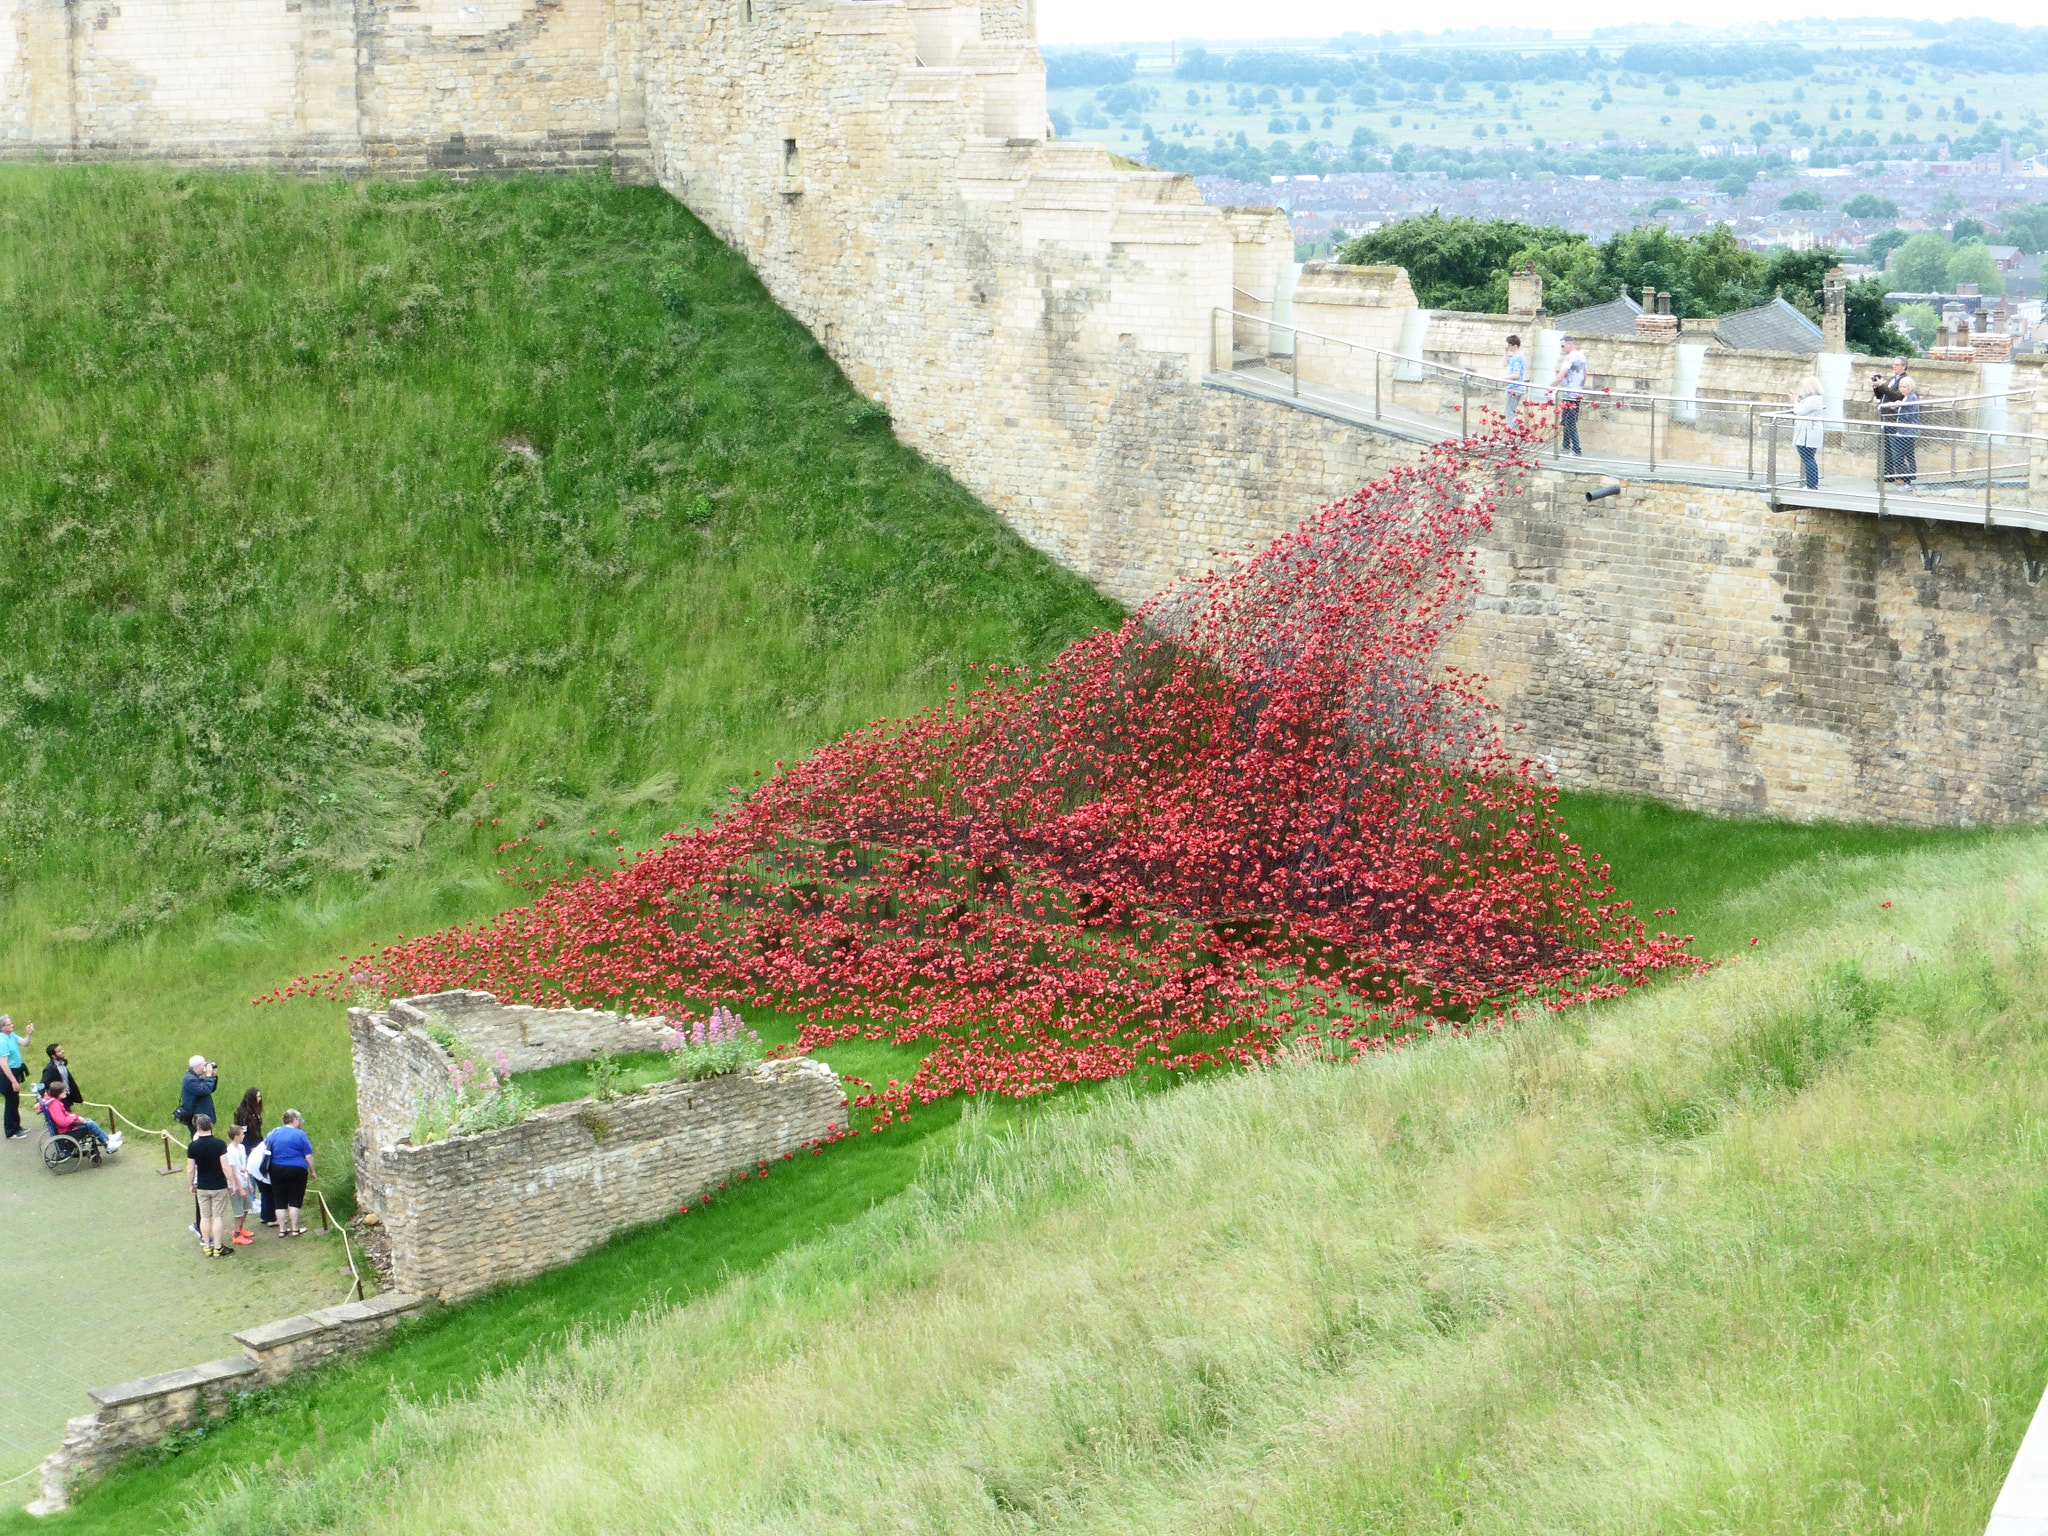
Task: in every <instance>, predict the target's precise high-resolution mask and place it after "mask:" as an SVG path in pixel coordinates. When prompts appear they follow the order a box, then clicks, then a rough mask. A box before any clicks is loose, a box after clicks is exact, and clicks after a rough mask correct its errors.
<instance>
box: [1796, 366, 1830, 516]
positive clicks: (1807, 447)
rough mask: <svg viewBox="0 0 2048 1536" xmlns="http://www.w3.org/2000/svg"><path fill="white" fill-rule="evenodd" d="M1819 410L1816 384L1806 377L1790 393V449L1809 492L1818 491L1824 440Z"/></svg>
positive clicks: (1824, 432)
mask: <svg viewBox="0 0 2048 1536" xmlns="http://www.w3.org/2000/svg"><path fill="white" fill-rule="evenodd" d="M1821 409H1822V401H1821V393H1820V380H1819V379H1816V378H1815V377H1814V376H1813V375H1812V374H1808V375H1807V376H1806V377H1805V378H1803V379H1801V380H1800V381H1799V387H1798V388H1797V389H1795V390H1793V391H1792V446H1793V447H1794V448H1797V449H1798V450H1799V471H1800V473H1801V474H1802V475H1803V476H1805V479H1806V488H1807V489H1808V490H1809V491H1815V490H1819V489H1820V445H1821V443H1822V442H1823V441H1824V440H1825V439H1826V436H1827V428H1826V427H1825V426H1824V425H1823V424H1822V422H1821V417H1820V413H1821Z"/></svg>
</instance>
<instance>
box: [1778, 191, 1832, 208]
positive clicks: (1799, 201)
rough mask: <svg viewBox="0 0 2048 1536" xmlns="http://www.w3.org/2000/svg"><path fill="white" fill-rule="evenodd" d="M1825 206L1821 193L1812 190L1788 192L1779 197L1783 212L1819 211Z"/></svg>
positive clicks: (1779, 206) (1779, 204)
mask: <svg viewBox="0 0 2048 1536" xmlns="http://www.w3.org/2000/svg"><path fill="white" fill-rule="evenodd" d="M1824 206H1826V205H1825V204H1824V203H1823V202H1822V201H1821V195H1820V194H1819V193H1818V192H1812V191H1799V192H1787V193H1786V194H1785V195H1784V196H1783V197H1781V198H1779V199H1778V210H1779V212H1781V213H1818V212H1820V210H1821V209H1822V208H1823V207H1824Z"/></svg>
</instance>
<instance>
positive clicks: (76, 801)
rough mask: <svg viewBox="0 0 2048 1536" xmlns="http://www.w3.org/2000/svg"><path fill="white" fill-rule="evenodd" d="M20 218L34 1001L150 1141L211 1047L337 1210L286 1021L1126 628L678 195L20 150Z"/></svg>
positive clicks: (335, 1056) (12, 654) (321, 1085)
mask: <svg viewBox="0 0 2048 1536" xmlns="http://www.w3.org/2000/svg"><path fill="white" fill-rule="evenodd" d="M0 228H4V230H5V236H6V238H5V239H4V240H0V301H4V302H0V384H4V388H5V393H6V396H7V399H8V402H9V404H8V409H7V410H6V411H5V412H4V413H0V976H4V977H5V978H6V997H5V999H4V1000H0V1006H5V1007H7V1008H8V1009H9V1010H10V1011H11V1012H12V1013H13V1014H14V1015H15V1016H16V1018H17V1019H18V1020H23V1021H27V1020H33V1021H36V1022H37V1023H38V1024H39V1025H40V1026H41V1028H40V1031H39V1035H38V1044H43V1043H47V1042H48V1041H50V1040H52V1039H57V1038H61V1039H64V1040H65V1041H66V1043H67V1045H68V1046H69V1049H70V1054H71V1056H72V1059H73V1060H74V1062H75V1063H76V1064H77V1067H78V1070H79V1072H80V1075H81V1077H82V1079H83V1081H84V1082H85V1084H86V1085H87V1087H88V1088H89V1089H90V1090H91V1092H92V1093H93V1094H94V1095H95V1096H98V1097H101V1098H108V1099H112V1100H113V1101H115V1102H116V1103H118V1104H120V1106H121V1107H122V1108H123V1110H124V1111H126V1112H127V1113H128V1114H129V1115H131V1116H134V1117H137V1118H139V1119H141V1120H142V1121H143V1122H144V1123H147V1124H166V1123H168V1122H167V1116H168V1113H169V1110H170V1108H171V1107H172V1104H173V1102H174V1095H175V1091H176V1084H177V1078H178V1073H179V1072H180V1071H181V1070H182V1064H183V1062H184V1059H185V1058H186V1057H187V1056H188V1055H189V1054H191V1053H192V1052H193V1051H204V1052H206V1053H207V1054H209V1055H212V1056H214V1057H215V1058H217V1059H218V1060H219V1061H220V1062H221V1063H222V1065H223V1068H224V1071H225V1078H226V1080H225V1081H224V1083H223V1089H224V1090H232V1091H233V1092H236V1093H239V1091H240V1089H241V1088H242V1087H244V1086H246V1085H248V1084H249V1083H252V1082H256V1083H260V1084H261V1086H262V1087H263V1088H264V1089H265V1091H266V1094H267V1097H268V1100H269V1102H270V1104H271V1106H272V1109H273V1113H275V1112H276V1111H277V1110H278V1109H281V1108H282V1107H283V1106H284V1105H285V1104H287V1103H290V1104H295V1105H297V1106H298V1107H299V1108H301V1109H303V1110H304V1111H305V1112H306V1114H307V1117H308V1122H309V1127H310V1129H311V1130H312V1132H313V1134H314V1137H315V1140H316V1142H317V1143H318V1145H319V1147H320V1150H321V1152H322V1154H323V1158H324V1161H325V1165H326V1167H327V1168H328V1170H329V1174H328V1178H327V1182H328V1183H329V1184H330V1185H331V1186H339V1187H345V1183H346V1180H345V1178H344V1177H343V1176H342V1173H343V1170H345V1168H346V1163H347V1159H346V1153H345V1150H344V1149H345V1147H346V1145H347V1139H348V1136H349V1134H350V1132H351V1130H352V1128H353V1121H354V1104H353V1093H352V1088H351V1084H350V1081H349V1077H348V1062H347V1043H346V1039H345V1036H344V1034H343V1032H342V1031H341V1030H340V1028H339V1027H338V1014H337V1011H336V1010H335V1009H334V1008H333V1007H331V1006H329V1005H326V1004H320V1003H312V1002H305V1001H295V1002H293V1003H290V1004H287V1005H284V1006H282V1007H273V1008H266V1009H262V1010H252V1009H251V1008H250V1007H249V1001H248V1000H249V999H250V998H251V997H253V996H255V995H257V994H259V993H263V992H267V991H269V990H270V989H271V988H272V987H274V986H275V985H277V984H278V983H279V982H281V981H289V980H291V978H292V977H293V976H294V975H296V974H299V973H301V972H311V971H314V970H318V969H322V968H325V967H327V966H331V965H332V964H333V963H334V961H335V958H336V957H337V956H339V955H342V954H347V953H354V952H359V951H360V950H362V949H364V948H367V947H369V946H371V945H373V944H377V943H383V942H388V941H390V940H391V939H393V938H395V937H396V936H398V935H399V934H401V933H417V932H420V931H422V930H426V929H430V928H434V927H439V926H442V925H445V924H448V923H451V922H456V921H462V920H466V919H471V918H476V917H480V916H484V915H487V914H489V913H492V912H495V911H498V910H501V909H502V908H503V907H505V906H507V905H509V904H511V903H512V902H513V901H514V900H516V899H517V898H518V895H519V893H518V892H517V891H516V890H513V889H510V888H508V887H507V886H506V885H505V884H504V883H503V882H502V881H501V880H500V879H498V877H497V876H496V874H495V873H494V871H495V870H496V869H497V868H498V867H500V866H503V865H506V864H508V863H509V861H508V860H507V859H506V858H504V857H501V856H499V855H498V854H497V853H496V851H495V850H496V848H497V845H498V844H500V843H501V842H505V841H508V840H510V839H511V838H513V837H515V836H517V835H519V834H520V833H521V832H525V833H528V834H531V835H533V836H535V837H536V838H537V839H538V841H539V843H540V844H541V846H542V849H543V851H544V852H545V853H546V854H547V856H549V857H551V858H557V859H559V858H562V857H565V856H573V857H575V858H577V859H578V860H579V861H583V862H591V861H594V862H596V863H598V864H599V865H603V864H605V863H607V862H608V861H610V860H611V859H612V858H613V857H614V854H613V853H612V851H611V850H613V849H616V848H618V847H620V846H624V847H626V848H629V849H630V848H633V847H638V846H644V845H646V844H648V843H650V842H652V841H654V840H655V839H656V838H657V837H658V836H659V834H660V833H661V832H662V831H664V830H667V829H669V828H671V827H674V826H676V825H678V824H683V823H689V822H694V821H699V820H701V819H703V818H704V817H705V816H707V815H708V814H709V813H710V812H711V811H712V810H713V809H714V808H715V807H717V806H718V805H720V804H722V803H723V801H724V799H725V787H726V786H727V785H728V784H729V783H733V782H737V781H739V780H742V779H744V778H745V777H746V776H747V775H748V774H749V773H750V772H751V771H752V770H753V769H755V768H760V767H765V766H767V765H768V764H770V763H772V762H773V761H775V760H776V759H777V758H788V757H794V756H797V755H800V754H801V753H802V752H804V751H806V750H807V749H809V748H810V747H812V746H814V745H816V744H818V743H819V742H822V741H826V740H830V739H832V738H834V737H836V736H838V735H839V734H841V733H842V732H844V731H845V730H846V729H848V728H850V727H852V726H854V725H858V724H862V723H864V722H866V721H868V720H870V719H873V718H875V717H877V716H880V715H886V714H900V713H904V712H907V711H909V710H912V709H914V708H917V707H920V706H922V705H924V704H927V703H930V702H933V701H935V700H937V699H940V698H943V697H944V696H945V692H946V689H947V686H948V685H949V684H950V683H952V682H955V681H958V680H961V679H964V678H966V677H968V676H970V675H971V672H972V668H973V667H974V666H975V665H976V664H978V663H983V662H990V661H995V662H1028V661H1035V660H1039V659H1042V658H1044V657H1045V656H1047V655H1049V654H1051V653H1052V652H1054V651H1055V650H1057V649H1058V648H1059V647H1060V646H1061V645H1063V644H1065V643H1066V642H1067V641H1069V640H1071V639H1072V638H1074V637H1075V636H1077V635H1079V634H1082V633H1085V632H1086V631H1088V630H1090V629H1092V628H1094V627H1096V626H1098V625H1100V624H1102V623H1105V622H1113V621H1114V620H1115V618H1116V610H1115V609H1114V607H1113V606H1112V605H1111V604H1109V603H1108V602H1106V601H1105V600H1103V599H1101V598H1099V597H1097V596H1096V595H1095V594H1093V593H1092V592H1090V591H1089V590H1088V589H1087V588H1086V587H1085V586H1084V585H1083V584H1082V583H1080V582H1079V581H1078V580H1076V579H1074V578H1072V577H1070V576H1068V575H1066V574H1065V573H1063V572H1061V571H1059V570H1058V569H1056V568H1054V567H1053V566H1051V565H1050V564H1049V563H1048V562H1047V561H1045V560H1044V559H1043V558H1041V557H1040V556H1038V555H1036V554H1035V553H1034V552H1032V551H1031V550H1029V549H1028V548H1026V547H1025V546H1024V545H1023V544H1022V543H1021V542H1020V541H1019V540H1018V539H1017V538H1015V537H1014V536H1013V535H1011V534H1010V533H1008V532H1007V531H1006V530H1005V529H1004V528H1003V527H1002V526H1001V525H1000V523H999V522H998V521H997V520H996V518H995V517H994V516H993V515H992V514H991V513H990V512H989V511H988V510H987V509H986V508H984V507H982V506H981V505H980V504H979V503H977V502H976V501H975V500H974V499H973V498H972V497H970V496H969V495H968V494H967V493H966V492H965V491H963V490H962V489H961V488H960V487H959V486H958V485H956V484H955V483H953V482H952V481H951V480H950V479H949V478H948V477H947V476H946V475H945V474H944V473H943V472H941V471H939V470H938V469H936V468H934V467H933V466H932V465H930V464H928V463H926V462H924V461H923V460H921V459H919V458H918V457H917V456H916V455H915V454H913V453H911V452H909V451H908V450H906V449H903V448H901V447H899V446H898V445H897V444H896V442H895V441H894V440H893V438H892V437H891V435H890V433H889V432H888V430H887V428H886V424H885V423H884V422H883V421H881V420H880V419H879V418H878V415H877V413H876V411H875V409H874V408H873V407H871V406H870V405H869V404H868V403H867V402H865V401H863V400H862V399H861V398H860V397H859V396H858V395H857V394H856V393H855V392H854V391H853V390H852V389H851V388H850V387H849V386H848V385H847V383H846V382H845V380H844V379H843V378H842V377H841V376H840V374H839V372H838V370H837V369H836V368H835V367H834V366H833V364H832V363H831V362H830V360H829V359H828V358H826V357H825V356H824V355H823V353H822V352H821V351H820V349H819V348H818V347H817V346H816V344H815V343H814V342H813V341H812V339H811V338H810V337H809V336H808V335H807V334H806V333H805V332H804V331H803V329H802V328H801V327H800V326H799V325H798V324H797V323H796V322H795V321H793V320H792V319H791V318H790V317H789V316H788V315H786V314H784V313H783V312H782V311H780V310H779V309H777V308H776V307H775V305H774V304H773V303H772V302H771V301H770V300H769V299H768V298H767V296H766V294H765V293H764V292H763V291H762V289H761V287H760V285H759V283H758V282H757V281H756V279H755V278H754V276H753V274H752V273H751V271H750V270H749V269H748V268H747V266H746V265H745V263H744V262H743V261H742V260H741V259H740V258H738V257H737V256H736V255H734V254H733V253H732V252H731V251H729V250H727V249H726V248H725V247H724V246H723V245H722V244H720V243H719V242H718V241H717V240H715V239H713V238H712V237H711V236H710V235H708V234H707V233H706V232H705V230H704V229H703V227H702V226H701V225H699V224H698V222H697V221H696V220H695V219H694V218H692V217H691V216H690V214H688V213H687V212H686V211H685V210H683V209H682V208H681V207H680V206H678V205H677V204H676V203H675V202H674V201H673V200H672V199H671V198H669V197H667V196H666V195H665V194H663V193H660V192H658V191H654V190H650V189H639V188H622V187H613V186H611V185H609V184H608V183H606V182H604V181H602V180H593V179H588V178H557V179H547V180H541V179H526V180H515V181H503V182H494V183H487V184H472V185H462V186H457V185H453V184H448V183H438V182H422V183H416V184H411V185H405V186H395V185H388V184H381V183H367V184H365V183H342V182H301V181H286V180H279V179H274V178H267V177H259V176H247V177H224V176H211V175H202V174H176V173H168V172H158V171H150V170H140V169H111V168H100V169H90V170H87V169H61V170H60V169H49V168H26V167H11V168H4V169H0ZM60 276H61V280H55V279H57V278H59V277H60ZM527 449H530V450H531V453H530V454H529V453H528V452H527V451H525V450H527ZM543 821H544V822H545V823H546V826H545V827H544V828H543V827H541V826H540V825H539V823H541V822H543ZM593 829H595V830H596V831H597V832H598V833H601V834H603V835H602V836H599V837H595V838H594V837H592V836H591V835H590V834H591V832H592V830H593ZM336 1192H339V1188H337V1190H336Z"/></svg>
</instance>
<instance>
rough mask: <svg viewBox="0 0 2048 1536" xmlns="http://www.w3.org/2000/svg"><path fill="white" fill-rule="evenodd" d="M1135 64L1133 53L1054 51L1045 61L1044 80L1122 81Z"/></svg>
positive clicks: (1058, 83) (1067, 82)
mask: <svg viewBox="0 0 2048 1536" xmlns="http://www.w3.org/2000/svg"><path fill="white" fill-rule="evenodd" d="M1137 67H1138V56H1137V55H1136V54H1135V53H1056V54H1054V55H1053V56H1052V57H1051V58H1049V59H1047V60H1046V61H1045V83H1046V84H1047V85H1048V86H1051V87H1053V88H1054V89H1058V88H1059V87H1060V86H1065V85H1122V84H1123V83H1124V82H1125V81H1126V80H1128V79H1130V78H1131V74H1132V72H1133V71H1135V70H1136V69H1137Z"/></svg>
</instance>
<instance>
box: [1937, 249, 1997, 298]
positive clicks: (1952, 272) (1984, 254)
mask: <svg viewBox="0 0 2048 1536" xmlns="http://www.w3.org/2000/svg"><path fill="white" fill-rule="evenodd" d="M1965 283H1975V284H1976V285H1977V291H1978V292H1979V293H1989V294H2000V293H2004V292H2005V274H2004V273H2003V272H2001V271H1999V270H1998V263H1997V262H1995V261H1993V260H1992V259H1991V252H1990V251H1988V250H1986V249H1985V248H1984V242H1983V241H1982V240H1969V241H1965V242H1964V243H1963V244H1961V245H1959V246H1957V247H1956V249H1955V254H1954V255H1952V256H1950V257H1949V259H1948V291H1949V292H1950V293H1954V292H1955V291H1956V290H1957V289H1958V288H1960V287H1962V285H1963V284H1965Z"/></svg>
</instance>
